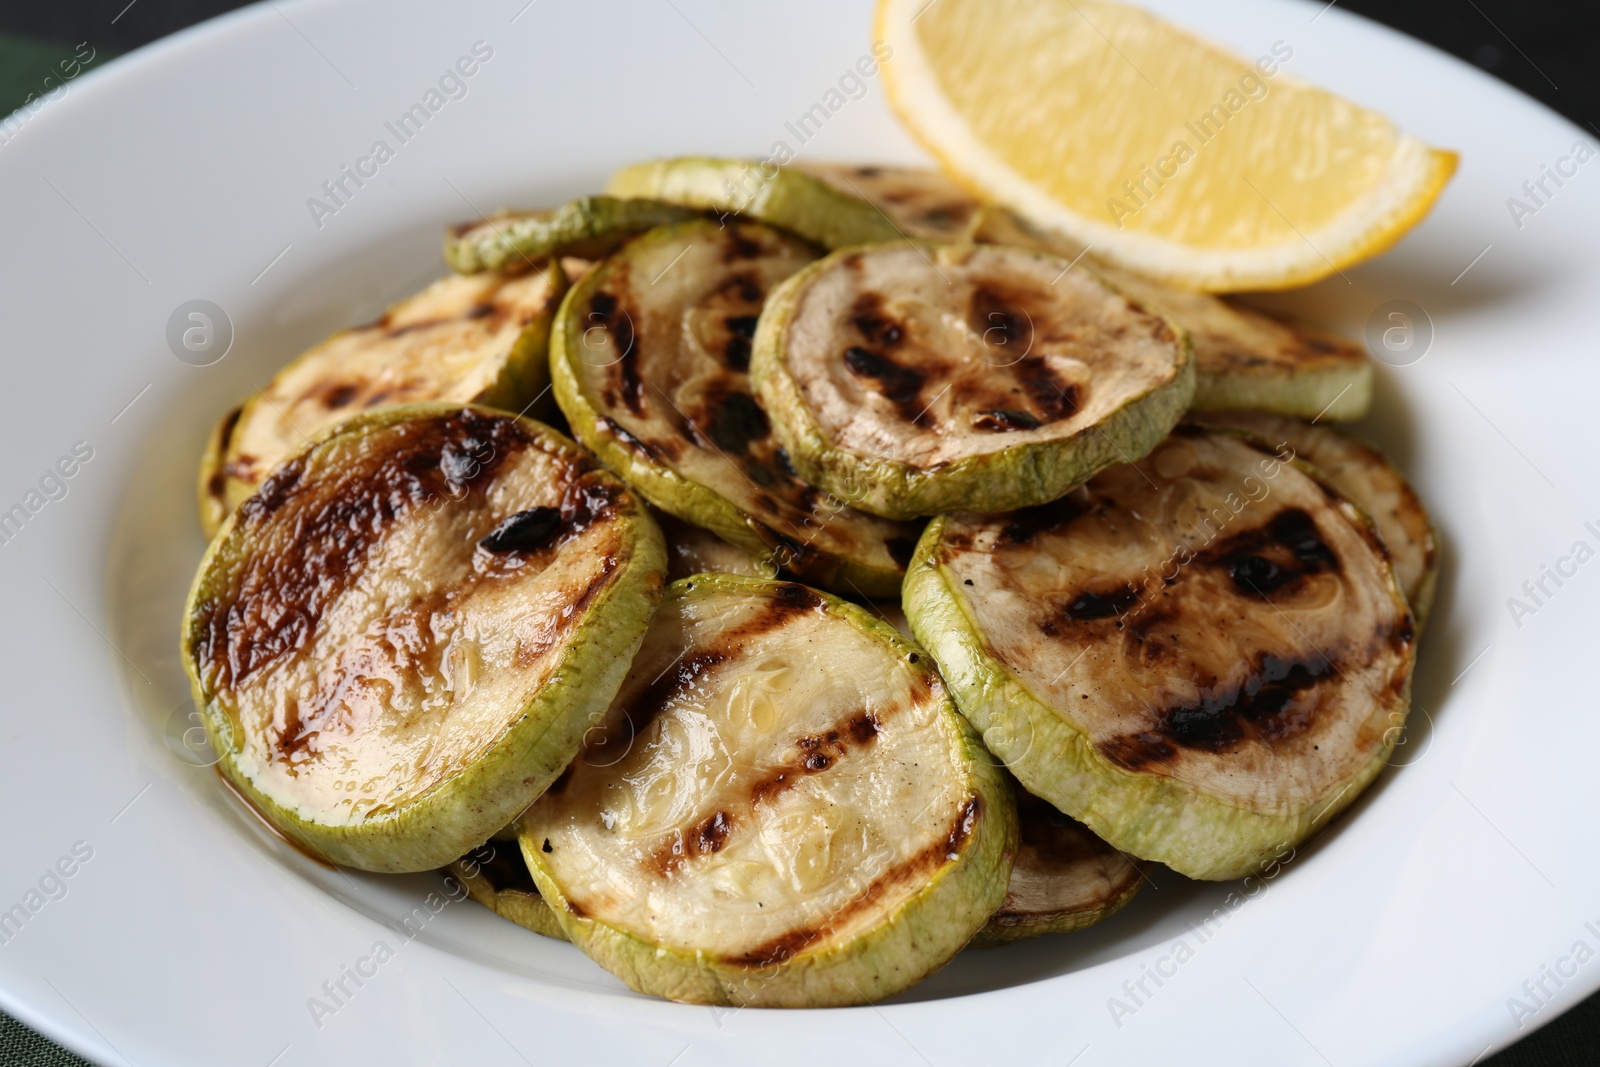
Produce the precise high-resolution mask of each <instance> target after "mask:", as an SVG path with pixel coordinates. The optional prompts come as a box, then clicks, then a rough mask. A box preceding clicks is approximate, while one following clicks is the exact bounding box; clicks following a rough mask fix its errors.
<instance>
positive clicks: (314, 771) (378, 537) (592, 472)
mask: <svg viewBox="0 0 1600 1067" xmlns="http://www.w3.org/2000/svg"><path fill="white" fill-rule="evenodd" d="M665 566H666V559H665V552H664V550H663V547H662V542H661V534H660V532H659V531H658V530H657V529H656V526H655V523H654V522H653V521H652V520H651V519H650V516H649V514H648V512H647V511H646V510H645V507H644V505H643V503H642V502H640V501H639V500H638V499H637V498H636V497H634V496H633V494H632V493H631V492H629V491H628V490H627V488H626V487H625V486H623V485H622V483H620V482H619V481H618V480H617V479H616V478H615V476H614V475H612V474H611V473H610V472H609V471H606V470H605V469H604V468H602V467H601V466H600V465H599V464H598V463H597V462H596V461H595V460H594V458H593V457H591V456H589V455H588V454H587V453H585V452H584V451H582V450H581V449H579V448H577V447H576V446H575V445H574V444H573V443H572V442H571V441H569V440H567V439H566V438H565V437H562V436H561V435H559V434H557V433H556V432H555V431H553V430H551V429H549V428H548V427H545V426H541V425H540V424H539V423H536V422H533V421H531V420H526V419H519V418H517V417H515V416H513V415H510V414H508V413H505V412H498V411H492V410H489V409H486V408H476V407H463V406H460V405H439V404H434V405H417V406H412V407H404V408H395V409H389V410H386V411H382V412H374V413H371V414H368V415H364V416H362V417H360V418H358V419H355V420H352V421H351V422H349V423H346V424H344V425H343V426H341V427H340V428H338V429H337V430H335V431H333V432H332V433H331V434H330V435H329V436H327V437H325V438H324V439H323V440H322V441H320V442H319V443H318V444H316V445H314V446H313V447H311V448H310V449H308V450H306V451H304V452H302V453H300V454H298V455H296V456H294V457H293V458H291V459H289V460H288V461H287V462H285V463H283V464H282V465H280V466H279V467H278V468H277V469H276V470H275V471H274V472H273V474H272V475H271V476H270V477H269V478H268V479H267V480H266V481H265V482H264V483H263V484H262V485H261V487H260V489H258V490H257V491H256V493H255V494H254V495H253V496H251V497H249V498H248V499H247V500H245V501H244V503H242V504H241V505H240V506H239V508H238V509H237V510H236V511H235V512H234V514H233V515H232V516H231V517H230V518H229V519H228V520H227V521H226V522H224V524H223V527H222V530H221V531H220V532H219V533H218V535H217V537H216V539H215V540H213V541H212V543H211V547H210V548H209V549H208V550H207V552H206V554H205V557H204V558H203V559H202V561H201V564H200V570H199V573H198V574H197V575H196V577H195V581H194V585H193V587H192V588H191V590H190V594H189V600H188V604H187V608H186V611H185V615H184V625H183V635H182V656H183V661H184V664H185V667H186V668H187V670H188V673H189V678H190V682H191V685H192V687H193V694H194V699H195V703H196V706H197V707H198V708H199V709H200V711H201V714H202V717H203V718H204V720H205V725H206V730H207V733H208V736H209V737H210V739H211V744H212V747H213V748H214V749H215V751H217V752H218V753H221V756H222V758H221V762H220V763H219V764H218V766H219V768H220V769H221V770H222V771H223V773H224V774H225V775H226V776H227V777H228V779H229V781H230V782H231V783H232V784H233V785H234V786H235V787H237V788H238V790H239V791H240V792H241V793H242V794H243V795H244V796H245V797H246V798H247V799H248V800H250V801H251V803H253V804H254V806H255V807H256V808H257V809H258V810H259V811H260V812H261V813H262V814H263V815H264V816H265V817H266V818H268V819H270V820H271V821H272V822H273V823H274V824H275V825H276V826H277V827H278V828H279V829H280V830H282V831H283V832H284V833H285V834H287V835H288V836H289V837H290V838H292V839H294V840H295V841H297V842H299V843H301V844H302V845H304V846H305V847H306V848H307V849H309V850H312V851H313V852H315V853H316V854H319V855H321V856H324V857H326V858H327V859H329V860H331V861H333V862H335V863H339V864H345V865H348V866H351V867H357V868H361V869H363V870H370V871H380V872H398V871H421V870H428V869H431V868H436V867H440V866H442V865H444V864H446V863H448V862H450V861H451V860H453V859H455V858H456V857H458V856H461V855H462V854H463V853H465V852H467V851H468V850H469V849H472V848H475V847H477V846H478V845H480V844H482V843H483V842H484V841H485V840H486V839H488V838H489V837H490V835H491V834H493V833H495V832H496V831H497V830H499V829H500V828H501V827H503V826H505V825H506V824H507V823H508V822H510V821H511V819H512V818H514V817H515V816H516V815H517V814H518V813H519V812H521V811H522V810H523V809H524V808H526V807H527V805H528V804H529V803H530V802H532V800H533V799H534V798H535V797H536V796H538V795H539V793H540V792H542V791H543V790H544V788H545V787H546V786H547V785H549V783H550V782H551V781H553V780H554V779H555V777H556V775H558V774H559V773H560V772H561V770H562V768H563V767H565V766H566V765H567V763H568V762H569V761H570V760H571V759H572V757H573V755H574V754H575V753H576V752H577V750H578V747H579V744H580V743H581V741H582V739H583V736H584V732H585V731H586V730H587V729H588V728H589V727H590V726H591V725H592V724H593V723H594V722H595V721H597V719H598V716H600V715H601V714H603V713H604V711H605V709H606V707H607V706H608V705H609V704H610V702H611V699H612V697H613V696H615V694H616V691H617V687H618V686H619V685H620V684H621V682H622V678H623V675H624V673H625V672H626V670H627V666H628V661H629V659H630V657H631V656H632V654H633V651H634V649H635V648H637V647H638V643H639V641H640V640H641V639H642V638H643V635H644V631H645V626H646V624H647V623H648V621H649V617H650V614H651V610H652V608H653V607H654V604H655V603H656V601H657V600H658V598H659V597H660V591H661V588H662V575H663V572H664V570H665Z"/></svg>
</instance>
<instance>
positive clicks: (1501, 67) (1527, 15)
mask: <svg viewBox="0 0 1600 1067" xmlns="http://www.w3.org/2000/svg"><path fill="white" fill-rule="evenodd" d="M1335 2H1337V3H1339V5H1340V6H1341V7H1342V8H1344V9H1345V10H1347V11H1355V12H1358V13H1359V14H1362V15H1365V16H1366V17H1368V18H1370V19H1373V20H1375V21H1378V22H1383V23H1387V24H1388V25H1390V26H1393V27H1395V28H1396V29H1398V30H1402V31H1404V32H1405V33H1408V34H1410V35H1411V36H1413V37H1417V38H1420V39H1421V40H1424V41H1427V42H1428V43H1429V44H1432V45H1434V46H1436V47H1438V48H1442V49H1444V50H1445V51H1447V52H1451V53H1453V54H1455V55H1457V56H1460V57H1461V58H1462V59H1465V60H1467V61H1468V62H1470V63H1474V64H1476V65H1477V66H1479V67H1481V68H1483V69H1484V70H1486V71H1488V72H1490V73H1491V74H1494V75H1495V76H1496V77H1498V78H1500V79H1502V80H1504V81H1506V82H1509V83H1510V84H1512V85H1514V86H1516V87H1517V88H1518V89H1521V90H1522V91H1523V92H1525V93H1527V94H1528V95H1529V96H1532V97H1534V98H1536V99H1538V100H1540V101H1542V102H1544V103H1545V104H1546V105H1548V106H1549V107H1551V108H1552V109H1554V110H1556V111H1559V112H1560V113H1561V114H1563V115H1565V116H1566V117H1567V118H1569V119H1571V120H1572V121H1573V122H1575V123H1577V124H1578V125H1579V126H1582V127H1584V128H1585V129H1588V130H1592V131H1594V132H1595V133H1596V134H1600V72H1597V69H1596V68H1597V67H1600V3H1595V2H1594V0H1586V2H1573V3H1550V2H1546V3H1530V2H1528V0H1387V2H1382V0H1335ZM240 6H243V5H242V4H239V3H236V2H231V0H133V2H132V3H129V0H54V2H51V3H24V2H20V0H18V2H7V3H4V4H0V115H4V114H6V113H8V112H10V111H11V110H12V109H13V108H15V107H17V106H19V105H20V104H22V103H23V102H24V101H25V100H26V99H27V94H28V93H30V92H34V91H36V87H37V85H38V83H39V80H40V79H41V78H43V77H44V76H45V75H46V74H48V73H50V72H51V71H52V70H53V69H55V66H56V63H57V61H58V60H60V59H63V58H68V57H71V56H72V55H73V54H74V52H75V51H79V50H78V49H77V45H78V43H79V42H87V43H88V44H89V45H90V46H91V47H92V49H93V51H94V55H93V59H92V60H91V61H90V63H89V64H87V65H91V66H92V65H96V64H99V63H103V62H105V61H106V60H107V59H109V58H111V57H112V56H114V55H117V54H119V53H122V52H127V51H130V50H132V49H134V48H137V47H139V46H140V45H143V44H148V43H149V42H150V41H153V40H155V39H156V38H158V37H164V36H166V35H167V34H169V33H173V32H175V31H177V30H181V29H183V28H184V27H185V26H189V25H191V24H193V23H196V22H199V21H201V20H202V19H207V18H210V17H212V16H213V15H219V14H221V13H222V12H224V11H228V10H231V9H232V8H235V7H240ZM79 54H80V55H87V54H88V53H87V52H80V53H79ZM82 1063H83V1061H82V1060H80V1059H78V1058H77V1057H76V1056H74V1055H72V1054H71V1053H68V1052H65V1051H63V1050H62V1049H59V1048H57V1047H56V1046H54V1045H52V1044H51V1043H50V1042H48V1041H46V1040H44V1039H43V1038H41V1037H39V1036H38V1035H37V1034H35V1033H33V1032H32V1031H31V1030H29V1029H28V1028H27V1027H25V1026H23V1025H22V1024H21V1023H18V1022H16V1021H15V1020H12V1019H9V1018H7V1017H5V1016H4V1015H0V1067H20V1065H24V1064H26V1065H30V1067H34V1065H48V1067H58V1065H59V1067H65V1065H69V1064H82ZM1595 1064H1600V995H1597V996H1594V997H1591V998H1590V999H1588V1000H1586V1001H1584V1002H1583V1003H1582V1004H1580V1005H1578V1007H1576V1008H1574V1009H1573V1010H1572V1011H1570V1012H1568V1013H1567V1014H1566V1015H1564V1016H1562V1017H1561V1018H1559V1019H1557V1020H1555V1021H1554V1022H1553V1023H1551V1024H1550V1025H1548V1026H1546V1027H1544V1028H1543V1029H1541V1030H1538V1031H1536V1032H1534V1033H1533V1034H1532V1035H1530V1036H1529V1037H1527V1038H1525V1039H1524V1040H1523V1041H1521V1042H1520V1043H1518V1044H1516V1045H1513V1046H1512V1047H1511V1048H1509V1049H1507V1050H1505V1051H1504V1052H1501V1053H1499V1054H1497V1055H1495V1056H1493V1057H1491V1058H1489V1059H1486V1060H1483V1061H1482V1062H1481V1063H1480V1064H1478V1065H1477V1067H1569V1065H1570V1067H1593V1065H1595Z"/></svg>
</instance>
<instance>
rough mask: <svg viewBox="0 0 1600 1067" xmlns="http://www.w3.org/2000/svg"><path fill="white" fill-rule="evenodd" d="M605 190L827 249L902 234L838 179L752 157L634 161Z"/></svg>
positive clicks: (894, 238) (696, 157)
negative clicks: (733, 218) (771, 229)
mask: <svg viewBox="0 0 1600 1067" xmlns="http://www.w3.org/2000/svg"><path fill="white" fill-rule="evenodd" d="M606 192H608V193H610V194H611V195H612V196H625V197H647V198H650V199H654V200H664V201H667V202H668V203H673V204H682V205H684V206H686V207H692V208H698V209H700V210H704V211H715V212H718V213H721V214H724V215H726V214H728V213H735V214H740V215H747V216H749V217H750V218H752V219H756V220H758V221H761V222H765V223H768V224H769V225H772V226H778V227H781V228H783V229H785V230H788V231H789V232H790V233H797V234H799V235H800V236H801V237H804V238H806V239H807V240H809V241H815V242H816V243H817V244H819V245H822V246H823V247H824V248H842V247H844V246H845V245H854V244H867V243H870V242H873V241H893V240H897V239H899V238H900V237H902V236H903V235H902V234H901V232H900V230H899V229H898V228H897V227H896V226H895V224H894V222H892V221H891V220H890V219H889V218H888V217H887V216H885V214H884V213H883V212H882V211H879V210H878V209H877V208H876V207H873V206H872V205H871V204H870V203H868V202H867V201H865V200H863V199H862V198H861V197H860V196H857V195H855V194H854V193H850V192H844V191H841V190H840V188H839V187H838V186H837V185H835V184H834V182H833V181H830V180H826V179H824V178H822V177H819V176H817V175H816V174H808V173H805V172H804V171H802V170H800V169H797V168H794V167H771V166H768V165H765V164H761V163H756V162H753V161H751V160H747V159H711V158H705V157H698V156H689V157H684V158H680V159H661V160H653V161H651V162H647V163H635V164H633V165H632V166H627V167H623V168H622V169H621V170H619V171H617V172H616V173H615V174H613V175H612V176H611V181H610V182H608V183H607V185H606Z"/></svg>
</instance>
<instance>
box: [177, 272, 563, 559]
mask: <svg viewBox="0 0 1600 1067" xmlns="http://www.w3.org/2000/svg"><path fill="white" fill-rule="evenodd" d="M565 290H566V280H565V278H564V276H563V275H562V273H561V270H560V268H559V267H556V266H554V265H551V266H548V267H547V268H546V269H544V270H541V271H539V272H536V273H531V274H526V275H523V276H522V277H517V278H509V277H506V276H504V275H499V274H482V275H477V276H474V277H470V278H464V277H448V278H443V279H441V280H439V281H437V282H434V283H433V284H432V285H430V286H428V288H426V289H424V290H423V291H422V292H420V293H418V294H417V295H415V296H413V297H410V298H408V299H406V300H402V301H401V302H400V303H398V304H395V305H394V306H393V307H391V308H390V309H389V310H388V311H387V312H385V313H384V315H383V317H382V318H380V319H379V320H378V321H377V322H374V323H372V324H371V325H368V326H359V327H356V328H355V329H352V330H341V331H340V332H339V333H336V334H334V335H333V336H332V337H330V338H328V339H327V340H326V341H323V342H322V343H321V344H319V345H317V346H316V347H315V348H312V349H311V350H310V351H308V352H306V353H305V354H304V355H302V356H300V357H299V358H298V359H296V360H295V361H294V362H293V363H291V364H289V365H288V366H287V367H285V368H283V370H281V371H279V372H278V373H277V375H276V376H275V377H274V378H273V379H272V381H271V382H270V383H269V384H268V385H267V387H266V388H265V389H263V390H260V391H258V392H257V393H256V395H255V396H253V397H251V398H250V399H249V400H247V401H245V403H244V406H243V408H242V410H241V411H240V413H239V415H238V418H237V419H236V420H234V423H233V425H232V426H231V433H229V434H228V435H227V442H226V448H225V449H223V450H222V453H221V454H222V460H221V462H220V464H218V463H216V462H215V461H214V460H213V459H212V458H211V457H210V453H209V452H208V454H207V458H206V460H204V461H203V462H202V465H201V474H202V478H203V479H204V480H205V483H204V485H203V486H202V497H201V523H202V525H203V526H205V527H206V536H208V537H210V536H212V535H214V534H215V533H216V530H217V524H220V519H219V518H218V516H219V515H225V514H227V513H228V512H231V511H232V510H233V509H234V508H235V507H237V506H238V505H239V502H240V501H241V500H243V499H244V498H245V497H247V496H249V495H250V494H251V493H253V492H255V490H256V488H257V487H258V486H260V485H261V483H262V481H263V480H264V479H265V478H266V476H267V474H268V473H269V472H270V471H271V470H272V469H273V468H274V467H276V466H277V465H278V464H279V463H280V462H282V461H283V460H284V459H287V458H288V457H289V456H291V455H293V454H294V453H296V452H299V451H300V450H301V449H302V448H304V447H305V446H306V445H307V444H309V443H310V441H311V440H312V439H314V438H316V437H317V436H318V434H319V433H320V432H321V431H322V430H324V429H326V428H327V427H329V426H332V425H333V424H335V423H338V422H342V421H343V420H345V419H347V418H350V417H351V416H352V415H357V414H360V413H361V412H363V411H370V410H373V409H375V408H382V407H395V406H399V405H403V404H411V403H420V402H425V401H445V402H454V403H474V404H485V405H488V406H489V407H496V408H504V409H506V410H510V411H521V410H523V409H524V408H526V407H527V406H528V405H529V404H530V403H531V402H532V401H534V400H535V399H537V398H538V397H539V396H540V394H541V393H543V392H544V390H545V389H546V387H547V386H548V385H549V382H550V377H549V359H548V352H549V347H548V345H549V339H550V320H551V319H552V318H553V316H554V313H555V309H556V306H557V305H558V304H559V302H560V300H561V295H562V293H563V292H565ZM219 470H220V473H221V476H222V477H221V481H220V483H219V482H218V481H217V473H218V471H219ZM219 500H220V504H218V503H215V502H216V501H219Z"/></svg>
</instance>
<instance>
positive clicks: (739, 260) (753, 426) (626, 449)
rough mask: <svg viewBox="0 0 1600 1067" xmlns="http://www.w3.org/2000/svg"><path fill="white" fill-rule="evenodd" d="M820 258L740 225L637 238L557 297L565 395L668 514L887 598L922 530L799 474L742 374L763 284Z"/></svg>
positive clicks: (570, 409) (572, 410) (556, 340)
mask: <svg viewBox="0 0 1600 1067" xmlns="http://www.w3.org/2000/svg"><path fill="white" fill-rule="evenodd" d="M815 254H816V253H815V251H814V250H813V248H812V246H811V245H809V244H807V243H805V242H803V241H800V240H798V239H796V238H794V237H791V236H789V235H787V234H784V233H781V232H780V231H778V230H775V229H772V228H771V227H768V226H763V225H761V224H760V223H756V222H744V221H737V220H728V221H727V222H726V223H724V224H722V225H719V224H718V223H716V222H714V221H711V220H707V219H701V220H695V221H693V222H685V223H681V224H679V225H677V226H669V227H665V228H663V229H659V230H653V231H651V232H650V233H648V234H645V235H644V236H642V237H639V238H637V239H635V240H634V241H633V242H632V243H630V244H629V245H628V247H627V248H625V249H623V250H622V251H621V252H619V253H617V254H616V255H615V256H613V257H612V258H611V259H609V260H607V261H606V262H605V263H603V264H602V265H601V266H599V267H597V268H596V269H595V270H594V271H592V272H591V273H590V274H589V275H588V276H586V277H585V278H584V279H583V281H582V282H580V283H579V284H578V285H576V286H574V287H573V289H572V291H571V293H570V294H569V295H568V297H567V299H566V301H565V302H564V303H563V304H562V306H561V312H560V315H559V316H558V318H557V323H556V326H555V329H554V331H553V337H552V340H551V345H552V353H551V373H552V375H553V377H554V380H555V394H556V402H557V403H558V404H559V405H560V406H561V410H562V411H563V412H565V413H566V416H567V420H568V422H569V423H570V424H571V426H572V429H573V433H574V434H575V435H576V436H577V437H578V439H579V440H580V441H582V442H583V443H584V444H586V445H588V446H589V447H590V448H592V449H594V450H595V452H597V453H598V454H599V455H600V458H601V459H603V460H605V462H606V463H608V464H609V465H610V466H611V467H612V469H614V470H616V471H617V472H618V473H620V474H621V475H622V476H623V478H625V479H627V480H628V482H629V483H631V484H632V485H633V486H634V487H635V488H637V489H638V490H639V492H640V493H641V494H642V495H643V496H644V497H645V498H646V499H647V500H649V501H650V503H652V504H654V505H655V506H656V507H657V508H659V509H661V510H662V511H665V512H667V513H669V514H672V515H675V516H677V517H678V518H680V519H682V520H684V521H685V522H689V523H692V524H694V525H697V526H701V527H704V528H705V529H707V530H710V531H711V532H713V533H715V534H716V535H717V536H719V537H721V538H722V539H723V540H724V541H727V542H728V543H730V544H732V545H735V546H738V547H740V548H743V549H746V550H747V551H749V552H752V553H755V554H756V555H757V556H758V557H759V558H760V559H762V560H763V561H768V562H771V563H772V564H774V565H775V566H781V567H782V568H783V569H784V570H787V571H788V572H790V573H792V574H794V575H797V576H799V577H802V578H803V579H805V580H806V581H809V582H812V583H814V584H817V585H822V586H826V587H828V588H831V589H836V590H838V591H840V592H845V593H856V592H858V591H859V593H860V594H861V595H866V596H892V595H895V594H898V592H899V590H900V579H901V577H902V576H903V575H904V573H905V563H906V560H907V559H909V558H910V553H911V549H912V547H913V546H914V545H915V544H916V538H917V534H918V533H919V532H920V531H919V530H918V529H917V528H916V527H914V526H909V525H905V524H900V523H892V522H885V521H884V520H882V519H880V518H877V517H875V516H872V515H867V514H864V513H862V512H860V511H857V510H855V509H853V508H850V507H847V506H846V505H845V504H844V503H843V502H842V501H841V500H839V499H836V498H833V497H829V496H827V495H826V494H824V493H821V492H818V491H817V490H816V489H814V488H813V487H812V486H810V485H808V484H806V483H805V482H803V481H801V480H800V479H799V478H798V477H796V476H795V474H794V469H793V467H792V466H791V465H790V462H789V457H788V455H787V454H786V453H784V452H783V451H782V450H781V449H780V448H779V447H778V443H777V441H776V440H775V439H774V438H773V436H772V434H771V432H770V427H769V425H768V423H767V415H766V412H765V411H763V410H762V407H761V405H760V403H758V402H757V401H756V399H755V397H754V395H753V394H752V392H751V389H750V384H749V376H748V374H747V373H746V372H747V370H748V367H749V360H750V343H751V337H752V335H753V333H754V331H755V325H756V316H757V315H758V314H759V312H760V311H761V307H762V303H763V301H764V299H765V298H766V295H767V292H768V291H769V290H770V289H771V288H772V287H773V286H774V285H776V284H777V283H778V282H780V281H782V280H783V279H784V278H786V277H788V276H789V275H791V274H793V273H794V272H795V271H796V270H799V269H800V268H801V267H803V266H804V265H805V264H806V263H809V262H810V261H811V260H812V259H813V258H815Z"/></svg>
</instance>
